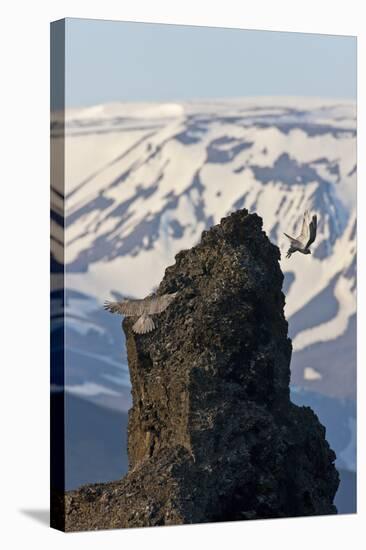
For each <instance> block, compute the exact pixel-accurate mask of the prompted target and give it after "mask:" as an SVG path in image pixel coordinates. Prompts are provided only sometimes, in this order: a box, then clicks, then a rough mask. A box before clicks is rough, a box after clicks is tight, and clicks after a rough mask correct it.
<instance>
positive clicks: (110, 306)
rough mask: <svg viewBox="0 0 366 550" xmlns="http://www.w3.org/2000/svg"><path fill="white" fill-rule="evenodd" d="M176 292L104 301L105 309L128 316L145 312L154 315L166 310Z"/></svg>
mask: <svg viewBox="0 0 366 550" xmlns="http://www.w3.org/2000/svg"><path fill="white" fill-rule="evenodd" d="M176 294H177V293H176V292H175V293H174V294H163V295H162V296H148V297H147V298H144V299H143V300H122V301H121V302H109V301H106V302H104V309H106V310H107V311H110V312H111V313H119V314H120V315H126V317H135V316H140V315H143V314H146V315H154V314H155V313H161V312H162V311H164V310H165V309H166V308H167V307H168V306H169V305H170V304H171V302H172V301H173V300H174V298H175V296H176Z"/></svg>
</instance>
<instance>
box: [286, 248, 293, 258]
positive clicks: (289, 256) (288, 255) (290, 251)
mask: <svg viewBox="0 0 366 550" xmlns="http://www.w3.org/2000/svg"><path fill="white" fill-rule="evenodd" d="M291 256H292V250H291V247H290V248H289V249H288V251H287V254H286V258H291Z"/></svg>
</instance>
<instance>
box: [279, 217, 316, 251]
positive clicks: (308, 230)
mask: <svg viewBox="0 0 366 550" xmlns="http://www.w3.org/2000/svg"><path fill="white" fill-rule="evenodd" d="M316 229H317V217H316V215H314V216H313V217H312V219H311V221H310V219H309V212H308V211H307V210H306V212H305V214H304V218H303V222H302V228H301V233H300V235H299V236H298V237H296V239H295V238H294V237H290V235H287V233H284V234H285V235H286V237H287V238H288V239H290V242H291V246H290V248H289V249H288V251H287V255H286V258H291V254H293V253H294V252H301V254H311V251H310V245H312V244H313V242H314V241H315V237H316Z"/></svg>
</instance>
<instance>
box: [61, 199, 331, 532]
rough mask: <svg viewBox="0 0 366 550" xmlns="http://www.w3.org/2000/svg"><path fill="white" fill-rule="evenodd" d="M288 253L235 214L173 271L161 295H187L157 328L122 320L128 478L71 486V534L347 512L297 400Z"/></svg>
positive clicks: (321, 439) (311, 418) (324, 449)
mask: <svg viewBox="0 0 366 550" xmlns="http://www.w3.org/2000/svg"><path fill="white" fill-rule="evenodd" d="M279 257H280V254H279V250H278V248H277V247H276V246H274V245H272V244H271V243H270V241H269V240H268V238H267V237H266V235H265V233H264V232H263V231H262V220H261V218H259V217H258V216H257V215H256V214H248V212H247V211H246V210H241V211H238V212H235V213H233V214H231V215H230V216H229V217H227V218H225V219H223V220H221V223H220V224H219V225H216V226H215V227H213V228H212V229H210V230H209V231H207V232H204V233H203V234H202V239H201V242H200V243H199V244H198V245H197V246H196V247H194V248H192V249H190V250H186V251H182V252H180V253H179V254H178V255H177V256H176V263H175V264H174V265H173V266H171V267H169V268H167V270H166V272H165V276H164V279H163V281H162V282H161V284H160V286H159V289H158V294H164V293H171V292H176V291H179V295H178V297H177V298H176V300H175V301H174V302H173V303H172V304H171V306H170V307H169V308H168V309H167V310H166V311H165V312H163V313H162V314H161V315H159V316H157V317H155V318H154V321H155V320H156V325H157V328H156V330H155V331H154V332H152V333H150V334H148V335H143V336H139V335H135V334H134V333H133V332H132V330H131V327H132V325H133V322H134V319H127V318H126V319H125V320H124V321H123V330H124V331H125V334H126V338H127V349H128V362H129V369H130V374H131V382H132V395H133V406H132V409H131V410H130V413H129V425H128V454H129V473H128V474H127V476H126V477H125V478H124V479H122V480H121V481H116V482H113V483H105V484H96V485H90V486H84V487H82V488H80V489H79V490H77V491H73V492H70V493H68V494H67V495H66V497H65V528H66V530H70V531H71V530H84V529H106V528H113V527H142V526H153V525H172V524H183V523H200V522H214V521H227V520H244V519H256V518H276V517H288V516H303V515H316V514H333V513H336V508H335V506H334V505H333V498H334V496H335V493H336V490H337V487H338V483H339V480H338V473H337V471H336V469H335V466H334V460H335V454H334V452H333V451H332V450H331V449H330V448H329V445H328V443H327V441H326V439H325V429H324V427H323V426H322V425H321V424H320V423H319V421H318V419H317V417H316V415H315V414H314V413H313V411H312V410H311V409H310V408H306V407H298V406H296V405H294V404H293V403H291V402H290V399H289V380H290V359H291V341H290V340H289V339H288V337H287V328H288V327H287V322H286V320H285V317H284V313H283V308H284V295H283V293H282V291H281V287H282V281H283V275H282V272H281V269H280V267H279V262H278V260H279Z"/></svg>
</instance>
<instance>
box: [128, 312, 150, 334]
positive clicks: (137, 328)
mask: <svg viewBox="0 0 366 550" xmlns="http://www.w3.org/2000/svg"><path fill="white" fill-rule="evenodd" d="M154 328H155V324H154V321H153V320H152V318H151V317H150V316H149V315H146V314H145V313H144V314H143V315H141V317H139V318H138V319H137V321H136V323H135V324H134V325H133V327H132V330H133V332H135V333H136V334H146V333H147V332H151V331H152V330H154Z"/></svg>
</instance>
